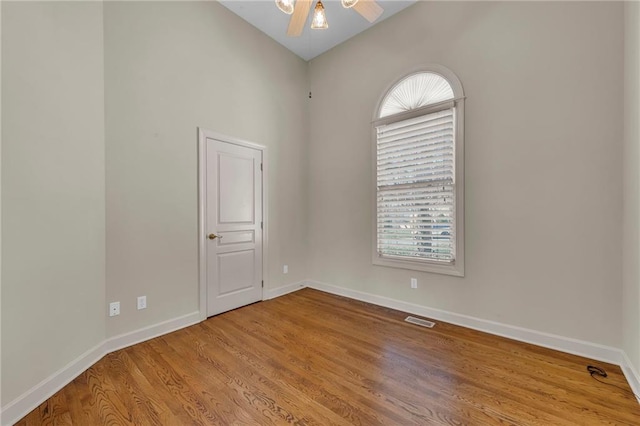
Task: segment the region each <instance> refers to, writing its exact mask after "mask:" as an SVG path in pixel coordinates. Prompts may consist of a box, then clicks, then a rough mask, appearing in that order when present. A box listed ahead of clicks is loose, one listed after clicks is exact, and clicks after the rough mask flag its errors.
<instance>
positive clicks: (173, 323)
mask: <svg viewBox="0 0 640 426" xmlns="http://www.w3.org/2000/svg"><path fill="white" fill-rule="evenodd" d="M199 322H200V312H197V311H196V312H192V313H190V314H187V315H183V316H180V317H178V318H174V319H171V320H168V321H163V322H161V323H158V324H154V325H151V326H149V327H145V328H141V329H139V330H135V331H132V332H130V333H125V334H121V335H119V336H114V337H112V338H110V339H107V340H104V341H102V342H101V343H100V344H98V345H96V346H94V347H93V348H91V349H89V350H88V351H87V352H85V353H83V354H82V355H80V356H79V357H78V358H76V359H74V360H73V361H71V362H70V363H69V364H67V365H65V366H64V367H62V368H61V369H60V370H58V371H56V372H55V373H53V374H52V375H51V376H49V377H47V378H46V379H44V380H43V381H41V382H40V383H38V384H37V385H35V386H34V387H32V388H31V389H29V390H28V391H26V392H25V393H23V394H22V395H20V396H19V397H17V398H16V399H14V400H13V401H11V402H10V403H8V404H7V405H6V406H4V407H2V411H1V415H2V423H1V424H2V426H5V425H12V424H14V423H15V422H17V421H18V420H20V419H21V418H23V417H24V416H26V415H27V414H29V413H30V412H31V411H32V410H33V409H35V408H36V407H38V405H40V404H42V402H44V401H46V400H47V399H49V398H51V396H53V394H55V393H56V392H58V391H59V390H60V389H62V388H63V387H65V386H66V385H67V384H68V383H69V382H71V381H72V380H73V379H75V378H76V377H78V376H79V375H80V374H82V373H83V372H84V371H86V370H87V369H89V368H90V367H91V366H92V365H94V364H95V363H96V362H98V361H100V360H101V359H102V357H104V356H105V355H107V354H109V353H111V352H115V351H117V350H119V349H122V348H126V347H128V346H132V345H135V344H136V343H141V342H144V341H146V340H150V339H153V338H155V337H158V336H162V335H164V334H168V333H171V332H173V331H176V330H179V329H181V328H184V327H188V326H190V325H193V324H197V323H199Z"/></svg>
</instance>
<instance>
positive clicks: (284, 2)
mask: <svg viewBox="0 0 640 426" xmlns="http://www.w3.org/2000/svg"><path fill="white" fill-rule="evenodd" d="M293 1H294V0H276V6H278V9H280V10H281V11H283V12H284V13H286V14H287V15H291V14H292V13H293Z"/></svg>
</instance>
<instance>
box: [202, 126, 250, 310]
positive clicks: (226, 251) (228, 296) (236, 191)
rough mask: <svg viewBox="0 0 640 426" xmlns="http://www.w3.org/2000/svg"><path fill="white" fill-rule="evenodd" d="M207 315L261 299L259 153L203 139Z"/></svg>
mask: <svg viewBox="0 0 640 426" xmlns="http://www.w3.org/2000/svg"><path fill="white" fill-rule="evenodd" d="M206 150H207V155H206V158H207V165H206V187H207V188H206V232H207V235H211V234H213V236H215V237H214V238H213V239H209V238H207V240H206V241H207V316H211V315H216V314H219V313H222V312H226V311H229V310H231V309H235V308H238V307H241V306H244V305H247V304H249V303H253V302H257V301H259V300H262V172H261V167H260V165H261V163H262V152H261V151H260V150H258V149H253V148H248V147H245V146H240V145H235V144H232V143H228V142H223V141H220V140H216V139H212V138H207V140H206Z"/></svg>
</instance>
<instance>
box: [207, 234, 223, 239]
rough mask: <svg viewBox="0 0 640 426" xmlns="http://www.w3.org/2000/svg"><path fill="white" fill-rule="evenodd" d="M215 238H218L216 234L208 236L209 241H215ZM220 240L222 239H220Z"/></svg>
mask: <svg viewBox="0 0 640 426" xmlns="http://www.w3.org/2000/svg"><path fill="white" fill-rule="evenodd" d="M216 238H218V236H217V235H216V234H209V239H210V240H215V239H216ZM220 238H222V237H220Z"/></svg>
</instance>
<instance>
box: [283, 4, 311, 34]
mask: <svg viewBox="0 0 640 426" xmlns="http://www.w3.org/2000/svg"><path fill="white" fill-rule="evenodd" d="M312 1H313V0H298V1H296V4H295V6H294V8H293V15H291V19H290V20H289V29H288V30H287V35H288V36H289V37H298V36H299V35H300V34H302V30H303V29H304V24H306V23H307V16H309V9H311V2H312Z"/></svg>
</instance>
